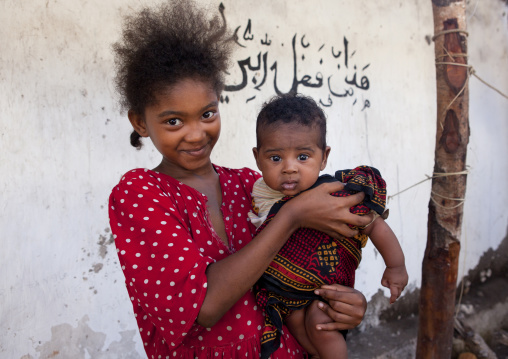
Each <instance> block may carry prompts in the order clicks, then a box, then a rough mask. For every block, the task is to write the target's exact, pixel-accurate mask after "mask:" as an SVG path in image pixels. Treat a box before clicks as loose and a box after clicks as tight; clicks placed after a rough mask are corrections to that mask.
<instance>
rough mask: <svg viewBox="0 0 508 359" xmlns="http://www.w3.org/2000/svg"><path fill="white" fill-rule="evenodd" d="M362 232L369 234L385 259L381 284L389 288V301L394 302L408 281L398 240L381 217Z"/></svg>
mask: <svg viewBox="0 0 508 359" xmlns="http://www.w3.org/2000/svg"><path fill="white" fill-rule="evenodd" d="M362 233H364V234H366V235H368V236H369V238H370V239H371V240H372V243H374V246H375V247H376V249H377V250H378V251H379V253H381V256H382V257H383V259H384V261H385V265H386V269H385V272H384V273H383V278H382V279H381V284H382V285H383V286H384V287H387V288H389V289H390V294H391V297H390V303H394V302H395V300H397V298H398V297H399V296H400V294H401V293H402V290H403V289H404V288H405V287H406V285H407V282H408V275H407V270H406V265H405V261H404V253H403V252H402V248H401V247H400V244H399V241H398V240H397V237H396V236H395V233H393V231H392V229H391V228H390V227H389V226H388V224H387V223H386V222H385V221H384V220H383V219H382V218H381V217H378V218H376V220H375V221H374V222H372V224H371V225H369V226H368V227H367V228H365V229H364V230H363V231H362Z"/></svg>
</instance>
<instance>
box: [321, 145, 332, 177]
mask: <svg viewBox="0 0 508 359" xmlns="http://www.w3.org/2000/svg"><path fill="white" fill-rule="evenodd" d="M330 150H331V148H330V146H326V148H325V150H324V151H323V161H321V171H322V170H324V169H325V167H326V163H327V162H328V155H329V154H330Z"/></svg>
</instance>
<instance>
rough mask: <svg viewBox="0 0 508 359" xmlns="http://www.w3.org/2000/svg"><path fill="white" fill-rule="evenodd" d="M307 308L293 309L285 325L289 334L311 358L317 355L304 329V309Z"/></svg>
mask: <svg viewBox="0 0 508 359" xmlns="http://www.w3.org/2000/svg"><path fill="white" fill-rule="evenodd" d="M306 310H307V308H303V309H300V310H295V311H293V312H291V314H290V315H289V316H288V317H287V318H286V322H285V323H286V327H287V328H288V329H289V331H290V332H291V334H293V336H294V337H295V339H296V340H298V343H300V345H301V346H302V347H303V349H305V351H306V352H307V353H309V355H310V356H311V358H315V357H317V353H318V352H317V350H316V348H315V347H314V346H313V345H312V343H311V341H310V339H309V337H308V335H307V330H306V329H305V311H306Z"/></svg>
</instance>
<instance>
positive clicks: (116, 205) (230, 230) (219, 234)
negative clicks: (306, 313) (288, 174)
mask: <svg viewBox="0 0 508 359" xmlns="http://www.w3.org/2000/svg"><path fill="white" fill-rule="evenodd" d="M231 39H232V37H231V34H230V33H229V32H228V31H227V29H226V28H225V24H223V23H222V21H221V20H220V18H219V17H215V18H213V19H209V17H208V16H207V12H205V10H201V9H198V8H196V7H195V5H193V3H191V2H189V1H177V2H173V3H170V4H169V3H168V4H164V5H162V6H160V7H158V8H156V9H154V10H151V9H144V10H142V11H140V12H139V13H137V14H135V15H134V16H132V17H128V18H127V20H126V22H125V25H124V30H123V37H122V40H121V41H120V42H119V43H117V44H116V45H115V47H114V50H115V53H116V67H117V76H116V84H117V89H118V91H119V93H120V95H121V104H122V106H123V108H124V109H126V110H128V117H129V120H130V123H131V124H132V127H133V128H134V132H133V133H132V135H131V144H132V145H133V146H135V147H137V148H139V147H141V142H140V139H141V138H146V137H149V138H150V140H151V141H152V142H153V144H154V145H155V147H156V149H157V150H158V151H159V152H160V153H161V155H162V160H161V163H160V164H159V165H158V166H157V167H156V168H154V169H153V170H149V169H143V168H138V169H134V170H131V171H129V172H127V173H126V174H125V175H124V176H123V177H122V178H121V180H120V182H119V183H118V185H117V186H115V187H114V188H113V190H112V192H111V196H110V202H109V216H110V225H111V229H112V231H113V234H114V238H115V244H116V246H117V251H118V256H119V261H120V264H121V266H122V270H123V272H124V275H125V282H126V286H127V290H128V293H129V297H130V299H131V301H132V305H133V309H134V315H135V316H136V320H137V323H138V326H139V331H140V334H141V339H142V342H143V345H144V348H145V351H146V353H147V355H148V357H149V358H154V359H158V358H174V357H177V358H216V357H220V358H240V357H242V358H245V357H247V358H255V357H258V356H259V352H260V338H261V334H262V327H263V315H262V313H261V309H260V308H258V307H257V304H256V301H255V298H254V294H253V293H252V289H251V288H252V286H253V285H254V283H255V282H256V281H257V280H258V279H259V277H260V276H261V275H262V274H263V272H264V270H265V269H266V268H267V267H268V265H269V264H270V262H271V261H272V260H273V258H274V257H275V255H276V254H277V252H278V250H279V249H280V248H281V247H282V246H283V245H284V243H285V242H286V240H287V239H288V238H289V235H290V234H291V233H292V232H294V231H295V230H296V229H297V228H299V227H302V226H303V227H309V228H315V229H317V230H321V231H325V232H327V233H329V234H330V235H332V236H334V237H338V236H340V234H342V235H347V236H352V235H354V234H355V233H356V232H357V231H355V230H353V229H351V228H350V227H349V226H348V225H347V224H346V223H350V224H353V225H357V226H360V225H366V224H367V223H368V222H369V221H370V220H371V219H370V218H365V217H361V216H358V215H354V214H352V213H350V211H349V208H350V207H351V206H353V205H355V204H356V203H358V202H360V201H361V200H362V198H363V194H358V195H354V196H351V197H348V198H335V197H332V196H330V195H329V194H330V193H331V192H335V191H338V190H340V189H342V188H343V186H342V184H340V183H338V182H337V183H334V184H324V185H322V186H319V187H318V188H316V189H313V190H311V191H308V192H307V193H305V194H302V195H301V196H298V198H296V199H295V200H294V201H291V202H292V203H288V205H287V206H285V207H284V208H283V209H282V210H281V211H280V212H279V213H278V215H277V218H276V219H274V220H273V221H272V225H271V226H270V228H267V229H266V230H264V231H263V232H262V233H260V234H259V235H258V236H257V238H256V241H252V240H251V239H252V236H253V233H254V232H255V227H254V226H252V224H251V223H250V221H249V219H248V212H249V210H250V204H251V200H252V199H251V192H252V186H253V184H254V182H255V181H256V180H257V179H258V178H259V177H260V175H259V174H258V173H256V172H254V171H252V170H250V169H247V168H243V169H237V170H235V169H229V168H225V167H221V166H217V165H214V164H212V163H211V161H210V154H211V151H212V149H213V147H214V145H215V143H216V142H217V140H218V138H219V133H220V121H221V119H220V113H219V96H220V92H221V90H222V87H223V83H224V82H223V73H224V71H225V70H226V67H227V60H228V54H229V50H230V45H231V44H233V41H231ZM304 208H305V210H304ZM309 211H310V214H309ZM316 294H318V295H319V296H320V297H321V298H322V299H323V300H324V301H326V303H323V305H322V307H321V310H322V311H323V312H324V313H327V315H328V316H330V317H331V318H332V320H331V322H330V323H328V324H326V325H322V326H321V329H322V330H323V331H330V332H333V331H336V330H342V329H348V328H354V327H355V326H356V325H358V324H359V323H360V321H361V319H362V317H363V315H364V313H365V309H366V301H365V298H364V296H363V295H362V294H361V293H359V292H358V291H355V290H354V289H351V288H347V287H344V286H339V285H332V286H323V287H321V288H319V289H318V290H317V291H316ZM304 356H305V353H304V351H303V350H302V349H301V347H300V346H299V345H298V343H297V342H296V341H295V339H294V338H293V337H292V336H291V335H290V333H289V332H288V331H286V330H284V334H283V335H282V338H281V344H280V347H279V349H278V350H277V351H275V352H274V353H273V355H272V357H273V358H302V357H304Z"/></svg>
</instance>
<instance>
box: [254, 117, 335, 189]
mask: <svg viewBox="0 0 508 359" xmlns="http://www.w3.org/2000/svg"><path fill="white" fill-rule="evenodd" d="M259 135H260V136H261V137H262V138H261V139H260V141H259V143H260V147H259V148H256V147H254V148H253V149H252V150H253V152H254V157H255V158H256V163H257V165H258V168H259V170H260V171H261V172H262V173H263V179H264V180H265V182H266V184H267V185H268V187H270V188H272V189H274V190H277V191H279V192H282V193H283V194H284V195H286V196H294V195H296V194H298V193H300V192H301V191H304V190H306V189H308V188H309V187H311V186H312V185H313V184H314V182H316V180H317V178H318V177H319V172H320V171H322V170H324V169H325V167H326V161H327V159H328V154H329V153H330V147H326V149H325V151H323V150H322V149H321V147H320V146H318V143H319V137H320V134H319V130H318V129H317V128H313V127H306V126H301V125H295V124H285V123H280V124H276V126H268V127H267V128H265V129H264V130H263V131H261V132H260V133H259Z"/></svg>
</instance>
